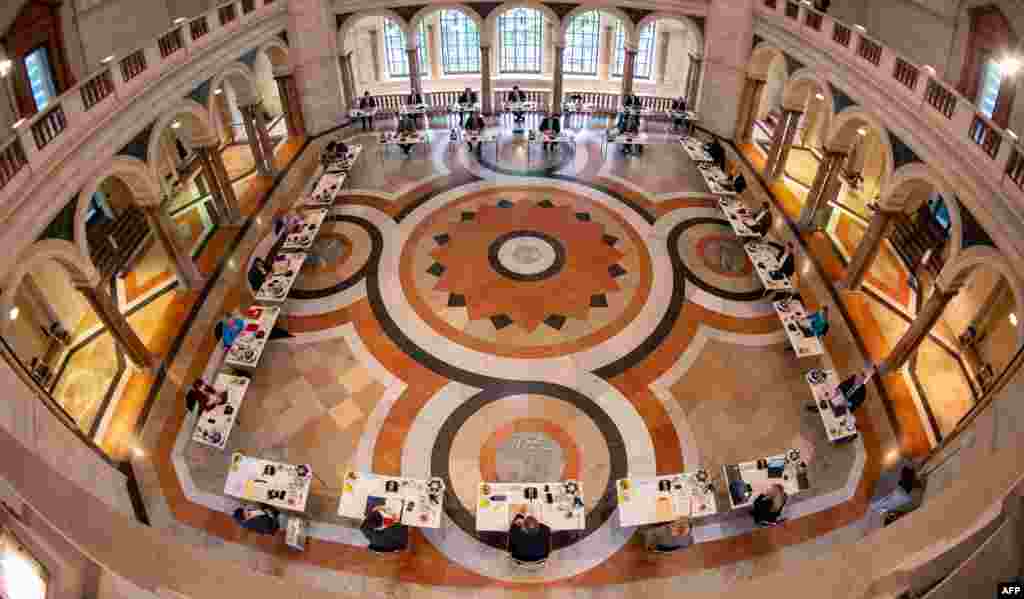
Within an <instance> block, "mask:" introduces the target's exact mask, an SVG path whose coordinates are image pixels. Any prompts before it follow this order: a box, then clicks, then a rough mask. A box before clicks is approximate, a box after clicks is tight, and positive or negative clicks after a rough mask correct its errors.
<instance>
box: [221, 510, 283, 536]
mask: <svg viewBox="0 0 1024 599" xmlns="http://www.w3.org/2000/svg"><path fill="white" fill-rule="evenodd" d="M278 515H279V512H278V511H277V510H276V509H274V508H272V507H270V506H269V505H258V506H247V507H240V508H238V509H236V510H235V513H234V514H232V517H233V518H234V519H235V522H238V525H239V526H241V527H242V528H244V529H246V530H251V531H253V532H258V533H260V534H261V535H272V534H276V533H277V531H278V530H280V529H281V523H280V522H279V521H278Z"/></svg>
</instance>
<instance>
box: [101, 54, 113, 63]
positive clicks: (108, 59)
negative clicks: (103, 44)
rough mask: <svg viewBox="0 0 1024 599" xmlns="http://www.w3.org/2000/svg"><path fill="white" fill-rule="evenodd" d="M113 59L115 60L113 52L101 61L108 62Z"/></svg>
mask: <svg viewBox="0 0 1024 599" xmlns="http://www.w3.org/2000/svg"><path fill="white" fill-rule="evenodd" d="M111 60H114V55H113V54H111V55H110V56H108V57H106V58H104V59H103V60H101V61H100V63H102V64H107V63H108V62H110V61H111Z"/></svg>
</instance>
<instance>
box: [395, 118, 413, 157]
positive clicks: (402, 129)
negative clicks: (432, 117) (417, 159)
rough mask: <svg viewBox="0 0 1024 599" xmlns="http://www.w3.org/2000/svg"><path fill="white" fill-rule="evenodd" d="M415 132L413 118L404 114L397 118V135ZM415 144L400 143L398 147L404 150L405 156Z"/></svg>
mask: <svg viewBox="0 0 1024 599" xmlns="http://www.w3.org/2000/svg"><path fill="white" fill-rule="evenodd" d="M415 134H416V121H414V120H413V118H412V116H410V115H408V114H405V115H402V116H401V118H399V120H398V136H399V137H401V136H403V135H415ZM414 145H415V144H400V145H399V147H400V148H402V151H403V152H405V154H406V156H408V155H409V152H410V151H411V150H412V147H413V146H414Z"/></svg>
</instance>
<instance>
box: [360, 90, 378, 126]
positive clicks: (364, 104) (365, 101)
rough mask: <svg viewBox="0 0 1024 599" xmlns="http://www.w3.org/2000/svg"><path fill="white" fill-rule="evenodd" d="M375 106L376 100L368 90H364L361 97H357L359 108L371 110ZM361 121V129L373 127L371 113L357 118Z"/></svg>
mask: <svg viewBox="0 0 1024 599" xmlns="http://www.w3.org/2000/svg"><path fill="white" fill-rule="evenodd" d="M376 107H377V101H376V100H374V99H373V96H371V95H370V92H364V93H363V97H362V98H359V110H369V111H372V110H373V109H374V108H376ZM359 120H361V121H362V122H363V131H366V130H367V129H373V115H372V114H367V115H365V116H362V117H360V118H359Z"/></svg>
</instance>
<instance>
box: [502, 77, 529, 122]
mask: <svg viewBox="0 0 1024 599" xmlns="http://www.w3.org/2000/svg"><path fill="white" fill-rule="evenodd" d="M506 99H507V100H508V101H509V102H513V103H514V102H525V101H526V93H525V92H523V90H521V89H519V86H518V85H513V86H512V91H510V92H508V97H507V98H506ZM515 119H516V122H517V123H518V122H522V121H524V120H526V115H525V114H523V111H522V110H517V111H516V112H515Z"/></svg>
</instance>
